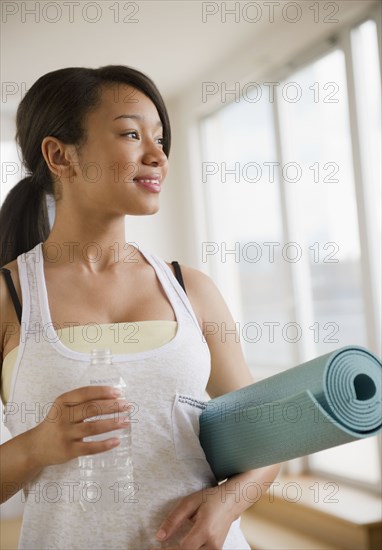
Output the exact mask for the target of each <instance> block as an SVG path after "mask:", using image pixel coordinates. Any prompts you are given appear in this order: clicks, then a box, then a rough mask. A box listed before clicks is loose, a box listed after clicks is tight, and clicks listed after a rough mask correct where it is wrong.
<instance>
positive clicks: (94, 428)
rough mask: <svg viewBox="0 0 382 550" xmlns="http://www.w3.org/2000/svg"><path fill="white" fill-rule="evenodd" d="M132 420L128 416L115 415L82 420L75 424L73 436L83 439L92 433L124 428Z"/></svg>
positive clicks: (97, 433)
mask: <svg viewBox="0 0 382 550" xmlns="http://www.w3.org/2000/svg"><path fill="white" fill-rule="evenodd" d="M129 424H130V421H129V419H128V418H126V417H120V418H118V417H114V418H108V419H103V420H96V421H89V422H80V423H78V424H77V425H75V426H74V430H73V436H74V438H75V439H83V438H84V437H90V436H92V435H99V434H102V433H106V432H112V431H114V430H119V429H122V428H127V427H128V425H129Z"/></svg>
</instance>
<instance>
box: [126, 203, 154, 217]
mask: <svg viewBox="0 0 382 550" xmlns="http://www.w3.org/2000/svg"><path fill="white" fill-rule="evenodd" d="M158 211H159V204H155V205H152V206H147V205H145V206H142V207H141V208H136V209H134V211H133V212H127V215H129V216H152V215H153V214H156V213H157V212H158Z"/></svg>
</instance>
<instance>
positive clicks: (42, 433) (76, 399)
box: [30, 386, 129, 468]
mask: <svg viewBox="0 0 382 550" xmlns="http://www.w3.org/2000/svg"><path fill="white" fill-rule="evenodd" d="M118 398H119V399H118ZM128 409H129V405H128V403H127V401H125V400H124V399H121V398H120V393H119V392H118V390H115V389H114V388H112V387H110V386H84V387H81V388H77V389H75V390H72V391H69V392H66V393H63V394H61V395H60V396H59V397H57V399H56V400H55V401H54V402H53V404H52V406H51V407H50V409H49V411H48V413H47V415H46V416H45V418H44V420H43V421H42V422H40V424H38V425H37V426H36V427H35V428H32V429H31V430H30V432H31V433H30V435H31V441H32V442H33V450H32V453H33V455H32V456H33V462H34V465H35V467H37V468H43V467H45V466H50V465H52V464H62V463H63V462H67V461H68V460H71V459H73V458H76V457H78V456H81V455H91V454H95V453H101V452H103V451H108V450H109V449H112V448H113V447H116V446H117V445H119V439H118V438H115V437H114V438H109V439H105V440H103V441H91V442H84V441H82V439H83V438H84V437H89V436H92V435H97V434H101V433H104V432H110V431H113V430H117V429H119V428H123V427H126V424H128V420H126V414H125V415H118V414H113V413H117V412H119V413H121V412H124V413H126V412H127V410H128ZM104 414H112V415H113V416H112V417H111V418H108V419H100V418H99V417H100V415H104ZM93 417H95V420H94V421H90V422H89V421H88V422H85V421H84V420H86V419H87V418H93Z"/></svg>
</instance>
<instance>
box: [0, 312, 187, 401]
mask: <svg viewBox="0 0 382 550" xmlns="http://www.w3.org/2000/svg"><path fill="white" fill-rule="evenodd" d="M177 326H178V323H177V322H176V321H162V320H157V321H137V322H135V323H113V324H100V325H97V327H95V326H90V327H89V326H86V325H80V326H72V327H65V328H63V329H61V330H60V331H58V332H57V336H58V337H59V339H60V341H61V342H62V343H63V344H64V346H66V347H67V348H69V349H71V350H73V351H78V352H80V353H89V354H90V350H91V349H93V348H109V349H110V350H111V352H112V353H113V354H116V355H117V354H125V353H126V354H127V353H138V352H141V351H147V350H150V349H154V348H159V347H161V346H163V345H164V344H166V343H167V342H169V341H170V340H172V339H173V338H174V337H175V334H176V331H177ZM93 342H95V343H93ZM18 349H19V346H16V347H15V348H14V349H13V350H12V351H10V352H9V353H7V355H6V356H5V357H4V360H3V367H2V373H1V399H2V401H3V403H4V404H6V403H7V401H8V399H9V394H10V389H11V381H12V372H13V367H14V365H15V362H16V358H17V353H18Z"/></svg>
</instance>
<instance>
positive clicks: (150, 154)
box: [142, 140, 167, 166]
mask: <svg viewBox="0 0 382 550" xmlns="http://www.w3.org/2000/svg"><path fill="white" fill-rule="evenodd" d="M142 161H143V163H144V164H150V165H153V164H154V165H155V166H163V165H164V164H166V162H167V155H166V153H165V152H164V151H163V149H162V148H161V147H160V145H158V143H156V142H155V141H153V140H148V142H147V143H146V145H145V148H144V153H143V159H142Z"/></svg>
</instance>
